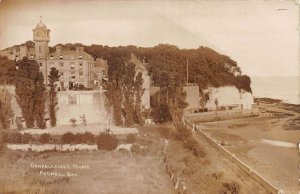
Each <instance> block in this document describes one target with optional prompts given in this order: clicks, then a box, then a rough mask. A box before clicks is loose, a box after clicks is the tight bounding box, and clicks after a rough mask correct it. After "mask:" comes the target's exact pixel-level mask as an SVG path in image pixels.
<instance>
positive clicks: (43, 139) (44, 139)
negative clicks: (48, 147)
mask: <svg viewBox="0 0 300 194" xmlns="http://www.w3.org/2000/svg"><path fill="white" fill-rule="evenodd" d="M51 141H52V138H51V136H50V135H49V134H48V133H43V134H41V135H40V138H39V142H40V143H50V142H51Z"/></svg>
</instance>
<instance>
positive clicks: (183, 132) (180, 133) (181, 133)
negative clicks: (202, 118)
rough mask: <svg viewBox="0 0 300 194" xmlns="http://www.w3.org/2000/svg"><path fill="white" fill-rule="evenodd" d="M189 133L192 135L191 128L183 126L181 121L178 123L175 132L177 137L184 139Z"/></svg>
mask: <svg viewBox="0 0 300 194" xmlns="http://www.w3.org/2000/svg"><path fill="white" fill-rule="evenodd" d="M191 135H192V132H191V130H189V129H188V128H187V127H185V126H184V125H183V124H182V123H180V124H178V126H177V134H176V137H177V139H179V140H181V141H185V140H186V139H187V138H188V137H189V136H191Z"/></svg>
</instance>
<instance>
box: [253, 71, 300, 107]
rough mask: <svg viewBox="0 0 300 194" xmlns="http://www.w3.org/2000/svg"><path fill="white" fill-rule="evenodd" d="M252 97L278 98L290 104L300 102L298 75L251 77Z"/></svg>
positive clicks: (299, 80)
mask: <svg viewBox="0 0 300 194" xmlns="http://www.w3.org/2000/svg"><path fill="white" fill-rule="evenodd" d="M251 88H252V93H253V96H254V97H260V98H261V97H266V98H273V99H280V100H282V101H283V102H286V103H290V104H300V76H298V77H296V76H294V77H292V76H290V77H287V76H286V77H274V76H272V77H271V76H270V77H267V76H266V77H254V76H253V77H251Z"/></svg>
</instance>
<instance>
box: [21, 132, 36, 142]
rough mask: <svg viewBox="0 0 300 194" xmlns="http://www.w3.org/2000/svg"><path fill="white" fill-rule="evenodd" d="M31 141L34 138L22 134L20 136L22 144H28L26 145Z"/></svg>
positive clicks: (27, 134)
mask: <svg viewBox="0 0 300 194" xmlns="http://www.w3.org/2000/svg"><path fill="white" fill-rule="evenodd" d="M33 141H34V138H33V137H32V135H31V134H29V133H24V135H22V143H24V144H28V143H30V142H33Z"/></svg>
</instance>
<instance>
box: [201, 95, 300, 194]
mask: <svg viewBox="0 0 300 194" xmlns="http://www.w3.org/2000/svg"><path fill="white" fill-rule="evenodd" d="M255 103H256V106H257V108H258V109H259V110H268V111H274V112H281V113H286V114H279V116H261V117H252V118H243V119H236V120H227V121H220V122H213V123H202V124H201V127H203V128H204V130H203V131H204V132H205V133H207V134H209V135H210V136H211V137H212V138H213V139H215V140H216V141H218V142H219V143H220V144H221V145H223V146H224V147H225V148H226V149H228V150H229V151H231V152H232V153H234V154H235V155H236V156H237V157H238V158H239V159H241V160H242V161H243V162H245V163H246V164H247V165H249V166H251V167H252V168H253V169H255V170H256V171H257V172H259V173H260V174H261V175H262V176H263V177H264V178H266V179H267V180H268V181H270V182H271V183H272V184H273V185H275V186H276V187H278V188H280V189H282V190H283V191H285V192H286V193H291V194H296V193H297V192H298V191H299V189H300V187H299V185H298V178H299V173H298V165H299V155H298V152H297V150H296V144H297V143H298V142H299V140H300V105H295V104H289V103H284V102H282V100H278V99H271V98H256V99H255Z"/></svg>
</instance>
